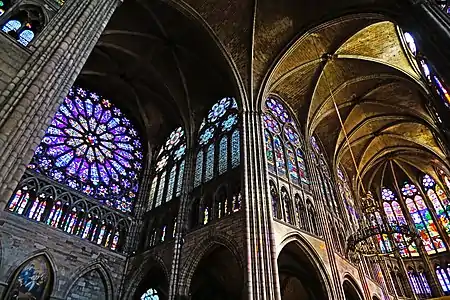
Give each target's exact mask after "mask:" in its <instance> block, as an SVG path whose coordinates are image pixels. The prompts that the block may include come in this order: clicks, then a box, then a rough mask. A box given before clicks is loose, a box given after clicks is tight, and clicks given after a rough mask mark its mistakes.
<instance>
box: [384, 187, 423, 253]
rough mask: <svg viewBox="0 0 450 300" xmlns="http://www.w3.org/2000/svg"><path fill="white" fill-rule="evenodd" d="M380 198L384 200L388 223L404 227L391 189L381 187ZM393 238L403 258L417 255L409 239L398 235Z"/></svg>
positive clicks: (401, 212)
mask: <svg viewBox="0 0 450 300" xmlns="http://www.w3.org/2000/svg"><path fill="white" fill-rule="evenodd" d="M381 197H382V199H383V200H384V202H383V208H384V212H385V214H386V218H387V220H388V222H390V223H393V224H396V225H406V224H407V223H406V219H405V216H404V215H403V211H402V209H401V207H400V204H399V203H398V199H397V196H396V194H395V193H394V192H393V191H392V190H391V189H389V188H387V187H383V188H382V189H381ZM393 238H394V242H395V243H396V244H397V245H398V246H399V249H400V254H401V255H402V256H403V257H408V256H418V255H419V254H418V252H417V246H416V244H415V243H414V242H412V243H411V241H410V240H409V238H408V239H407V238H406V237H405V236H404V235H402V234H400V233H395V234H394V235H393Z"/></svg>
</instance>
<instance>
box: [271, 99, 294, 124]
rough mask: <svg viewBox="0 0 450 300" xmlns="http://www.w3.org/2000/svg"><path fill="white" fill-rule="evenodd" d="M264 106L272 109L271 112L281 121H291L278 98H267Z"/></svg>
mask: <svg viewBox="0 0 450 300" xmlns="http://www.w3.org/2000/svg"><path fill="white" fill-rule="evenodd" d="M266 106H267V107H268V108H269V109H270V110H271V111H272V113H273V114H274V115H275V116H276V117H277V118H278V119H279V120H280V121H281V122H283V123H287V122H290V121H291V118H290V116H289V114H288V112H287V110H286V108H285V107H284V105H283V104H281V103H280V102H279V101H278V100H276V99H274V98H268V99H267V100H266Z"/></svg>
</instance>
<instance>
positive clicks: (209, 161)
mask: <svg viewBox="0 0 450 300" xmlns="http://www.w3.org/2000/svg"><path fill="white" fill-rule="evenodd" d="M205 167H206V171H205V182H207V181H209V180H211V179H212V178H213V176H214V144H211V145H209V147H208V151H207V152H206V166H205Z"/></svg>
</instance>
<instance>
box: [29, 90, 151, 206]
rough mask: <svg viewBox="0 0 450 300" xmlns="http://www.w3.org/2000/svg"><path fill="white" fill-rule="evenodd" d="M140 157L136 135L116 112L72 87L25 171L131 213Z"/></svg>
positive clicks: (135, 192)
mask: <svg viewBox="0 0 450 300" xmlns="http://www.w3.org/2000/svg"><path fill="white" fill-rule="evenodd" d="M142 159H143V154H142V144H141V141H140V137H139V136H138V133H137V131H136V129H135V128H134V127H133V125H132V124H131V121H130V120H129V119H128V118H126V117H125V116H124V115H123V113H122V111H121V110H120V109H118V108H116V107H115V106H114V105H113V104H111V102H110V101H109V100H107V99H104V98H102V97H101V96H100V95H98V94H96V93H94V92H90V91H88V90H85V89H83V88H81V87H73V88H71V89H70V91H69V93H68V95H67V97H66V98H65V99H64V102H63V103H62V104H61V106H60V108H59V110H58V111H57V112H56V114H55V116H54V119H53V121H52V123H51V125H50V127H49V128H48V129H47V132H46V134H45V136H44V138H43V139H42V142H41V144H40V145H39V146H38V147H37V149H36V151H35V155H34V157H33V159H32V161H31V163H30V164H29V166H28V168H29V169H31V170H34V171H36V172H38V173H40V174H43V175H46V176H48V177H50V178H52V179H53V180H55V181H57V182H59V183H62V184H65V185H67V186H68V187H70V188H72V189H74V190H77V191H80V192H82V193H84V194H86V195H88V196H90V197H92V198H94V199H97V200H98V201H99V202H100V203H102V204H105V205H107V206H110V207H113V208H115V209H117V210H120V211H123V212H131V210H132V208H133V202H134V200H135V198H136V195H137V193H138V191H139V175H140V173H141V170H142Z"/></svg>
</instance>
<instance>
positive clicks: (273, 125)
mask: <svg viewBox="0 0 450 300" xmlns="http://www.w3.org/2000/svg"><path fill="white" fill-rule="evenodd" d="M264 124H265V126H266V128H267V129H269V131H270V132H271V133H272V134H278V133H280V132H281V130H280V124H279V123H278V121H276V120H275V119H274V118H273V117H272V116H271V115H270V114H264Z"/></svg>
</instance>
